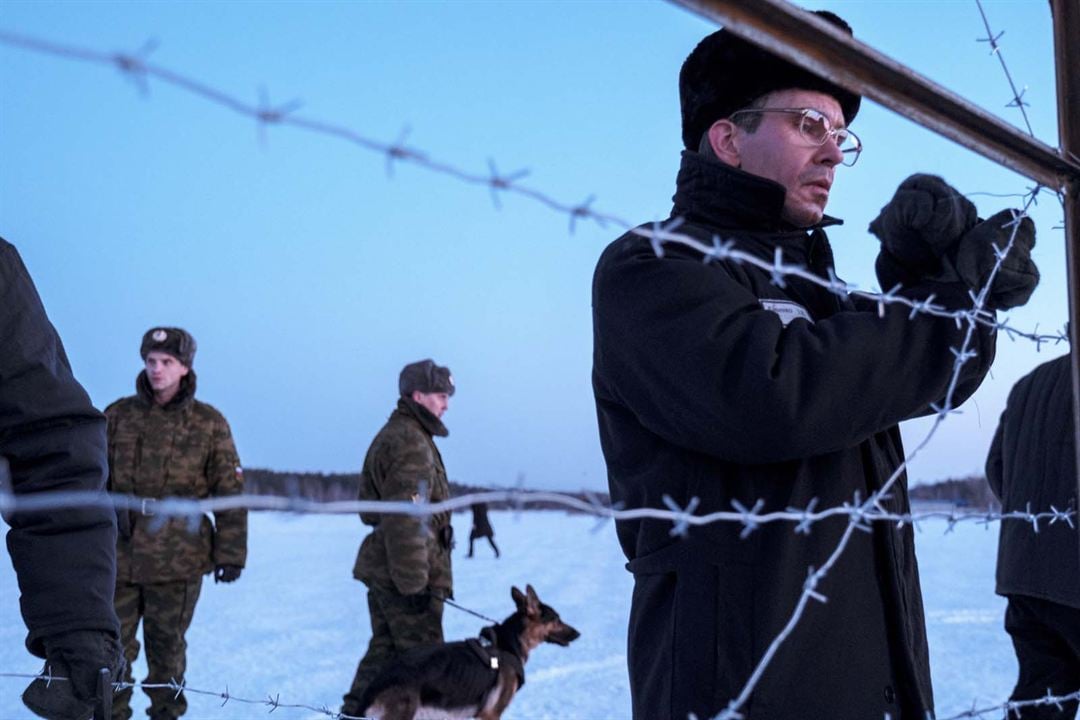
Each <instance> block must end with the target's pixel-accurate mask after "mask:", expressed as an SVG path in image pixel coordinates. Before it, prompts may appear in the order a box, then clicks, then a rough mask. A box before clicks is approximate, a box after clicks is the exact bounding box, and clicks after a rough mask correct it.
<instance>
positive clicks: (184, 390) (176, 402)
mask: <svg viewBox="0 0 1080 720" xmlns="http://www.w3.org/2000/svg"><path fill="white" fill-rule="evenodd" d="M195 385H196V379H195V370H194V369H191V370H188V374H187V375H185V376H184V377H182V378H180V390H178V391H177V393H176V395H175V396H174V397H173V399H172V400H170V401H169V402H168V403H166V404H165V405H164V406H163V409H164V410H177V409H183V408H187V407H189V406H190V405H191V403H192V402H193V401H194V400H195ZM135 394H136V397H138V398H139V400H141V401H142V402H143V404H145V405H148V406H149V407H154V405H155V403H154V389H153V388H152V387H150V380H149V378H147V377H146V371H145V370H143V371H142V372H140V373H139V376H138V377H137V378H135Z"/></svg>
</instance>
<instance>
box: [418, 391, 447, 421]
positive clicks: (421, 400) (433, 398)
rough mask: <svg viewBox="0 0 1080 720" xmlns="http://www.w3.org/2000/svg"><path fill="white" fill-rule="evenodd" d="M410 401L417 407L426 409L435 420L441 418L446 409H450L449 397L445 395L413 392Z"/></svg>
mask: <svg viewBox="0 0 1080 720" xmlns="http://www.w3.org/2000/svg"><path fill="white" fill-rule="evenodd" d="M412 399H413V401H414V402H416V403H417V404H418V405H423V406H424V407H426V408H427V409H428V410H429V411H430V412H431V414H432V415H434V416H435V417H437V418H441V417H442V416H443V413H444V412H446V409H447V408H449V407H450V396H449V395H448V394H446V393H441V392H437V393H422V392H420V391H419V390H414V391H413V394H412Z"/></svg>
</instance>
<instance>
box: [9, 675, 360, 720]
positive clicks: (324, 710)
mask: <svg viewBox="0 0 1080 720" xmlns="http://www.w3.org/2000/svg"><path fill="white" fill-rule="evenodd" d="M0 677H3V678H20V679H26V680H31V681H34V680H40V681H42V682H44V683H45V684H46V685H50V684H52V683H54V682H71V678H67V677H62V676H60V675H53V674H52V669H51V668H50V667H46V670H45V672H42V673H38V674H30V673H13V672H6V673H0ZM111 684H112V688H113V692H114V693H116V692H121V691H123V690H134V689H136V688H138V689H142V690H171V691H173V692H174V693H175V695H174V698H176V697H179V696H180V693H184V694H192V695H203V696H206V697H214V698H220V699H221V707H225V706H226V705H227V704H229V703H230V702H233V703H241V704H243V705H262V706H264V707H268V708H270V710H269V712H274V711H275V710H280V709H292V710H310V711H312V712H316V713H320V714H322V715H326V716H327V717H329V718H332V720H374V718H368V717H366V716H363V715H348V714H346V713H344V712H340V711H336V710H331V709H330V707H329V706H328V705H326V704H323V705H311V704H307V703H288V702H283V701H282V700H281V693H271V694H268V695H267V696H266V697H263V698H257V699H256V698H244V697H240V696H238V695H234V694H233V693H232V692H230V691H229V686H228V684H226V685H225V690H224V691H218V690H200V689H198V688H193V687H191V686H190V685H188V684H187V683H186V682H177V681H176V679H175V678H174V679H172V680H170V681H169V682H167V683H145V682H137V681H136V682H125V681H119V682H114V683H111Z"/></svg>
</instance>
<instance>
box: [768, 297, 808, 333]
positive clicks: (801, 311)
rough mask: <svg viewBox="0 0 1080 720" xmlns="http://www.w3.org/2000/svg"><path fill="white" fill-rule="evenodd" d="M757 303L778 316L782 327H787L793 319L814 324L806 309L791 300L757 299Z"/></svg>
mask: <svg viewBox="0 0 1080 720" xmlns="http://www.w3.org/2000/svg"><path fill="white" fill-rule="evenodd" d="M758 302H759V303H761V307H763V308H765V309H766V310H769V311H770V312H774V313H776V314H777V315H778V316H780V322H781V323H783V325H784V327H787V326H788V324H789V323H790V322H791V321H792V320H795V319H802V320H806V321H807V322H809V323H813V322H814V320H813V319H812V318H811V317H810V313H809V312H807V310H806V308H804V307H803V306H802V305H800V304H799V303H797V302H794V301H792V300H776V299H773V298H758Z"/></svg>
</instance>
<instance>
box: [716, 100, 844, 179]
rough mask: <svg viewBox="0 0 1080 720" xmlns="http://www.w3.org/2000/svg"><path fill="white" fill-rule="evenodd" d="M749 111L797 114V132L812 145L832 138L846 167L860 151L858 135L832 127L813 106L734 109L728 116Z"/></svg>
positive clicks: (827, 119)
mask: <svg viewBox="0 0 1080 720" xmlns="http://www.w3.org/2000/svg"><path fill="white" fill-rule="evenodd" d="M750 113H784V114H787V115H798V116H799V133H800V134H801V135H802V136H803V137H804V138H806V140H807V141H809V142H811V143H813V144H814V145H824V144H825V142H826V141H827V140H829V139H830V138H832V140H833V141H834V142H835V143H836V147H838V148H839V149H840V152H842V153H843V154H844V159H843V160H842V163H843V164H844V165H847V166H848V167H851V166H852V165H854V164H855V161H856V160H858V159H859V153H861V152H862V141H861V140H859V136H858V135H856V134H855V133H853V132H851V131H850V130H848V129H847V128H834V127H833V126H832V123H831V122H830V121H829V118H827V117H826V116H825V115H824V114H823V113H822V112H820V111H819V110H814V109H813V108H746V109H744V110H736V111H735V112H733V113H732V114H731V115H730V117H735V116H736V115H747V114H750Z"/></svg>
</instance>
